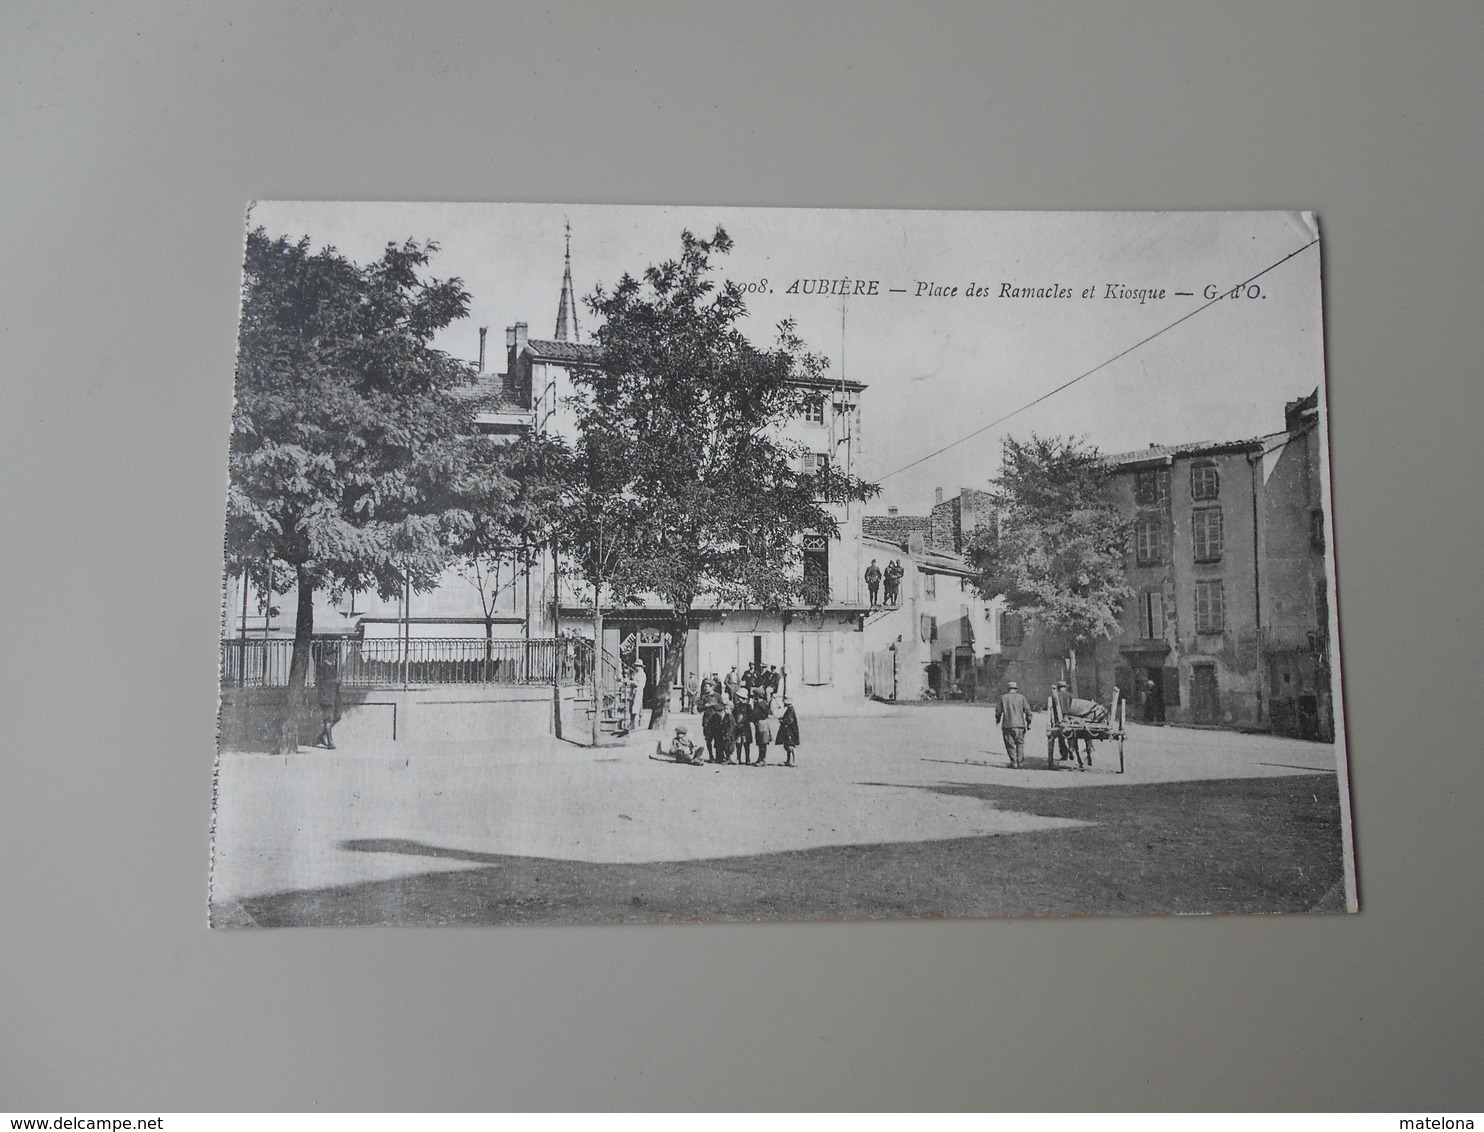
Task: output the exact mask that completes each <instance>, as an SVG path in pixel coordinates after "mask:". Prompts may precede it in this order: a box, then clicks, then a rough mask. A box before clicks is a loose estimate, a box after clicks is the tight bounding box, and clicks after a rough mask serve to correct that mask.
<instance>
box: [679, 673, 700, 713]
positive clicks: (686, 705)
mask: <svg viewBox="0 0 1484 1132" xmlns="http://www.w3.org/2000/svg"><path fill="white" fill-rule="evenodd" d="M700 691H701V678H700V676H699V675H697V673H696V670H695V669H694V668H693V669H691V671H690V675H688V676H687V677H686V678H685V693H684V695H683V696H682V697H681V698H682V700H683V702H682V703H681V705H680V710H681V711H695V710H696V696H697V695H699V693H700Z"/></svg>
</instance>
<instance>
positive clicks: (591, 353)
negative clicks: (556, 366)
mask: <svg viewBox="0 0 1484 1132" xmlns="http://www.w3.org/2000/svg"><path fill="white" fill-rule="evenodd" d="M526 348H527V349H528V350H529V351H530V354H531V357H533V358H535V359H537V360H538V361H547V362H574V363H576V364H579V365H593V366H595V365H597V364H598V363H599V362H600V361H602V360H603V351H602V348H601V347H598V346H595V345H593V344H592V343H591V342H558V341H555V340H554V339H551V338H530V339H527V340H526Z"/></svg>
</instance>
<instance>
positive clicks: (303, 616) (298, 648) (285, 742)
mask: <svg viewBox="0 0 1484 1132" xmlns="http://www.w3.org/2000/svg"><path fill="white" fill-rule="evenodd" d="M295 582H296V585H297V588H298V599H299V606H298V612H297V614H296V616H295V618H294V655H293V658H292V659H291V660H290V661H289V686H288V693H287V695H286V696H285V699H284V711H283V723H282V725H281V726H280V728H279V733H278V753H279V754H281V755H289V754H296V753H297V752H298V750H299V715H300V713H301V712H302V710H303V707H304V683H305V678H306V677H307V676H308V675H309V646H310V643H311V642H312V641H313V639H314V585H313V583H311V582H310V580H309V575H308V573H307V572H306V571H305V569H304V567H302V566H299V567H297V568H296V576H295Z"/></svg>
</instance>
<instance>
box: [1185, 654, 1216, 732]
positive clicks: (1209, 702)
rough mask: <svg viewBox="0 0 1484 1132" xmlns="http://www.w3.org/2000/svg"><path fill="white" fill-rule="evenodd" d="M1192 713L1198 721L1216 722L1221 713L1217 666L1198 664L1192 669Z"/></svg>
mask: <svg viewBox="0 0 1484 1132" xmlns="http://www.w3.org/2000/svg"><path fill="white" fill-rule="evenodd" d="M1190 714H1191V715H1192V717H1194V719H1195V722H1197V723H1215V722H1216V721H1217V719H1218V718H1220V715H1221V696H1220V693H1219V692H1218V691H1217V688H1216V666H1215V665H1214V664H1198V665H1195V666H1193V667H1192V668H1191V670H1190Z"/></svg>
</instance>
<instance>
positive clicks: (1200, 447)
mask: <svg viewBox="0 0 1484 1132" xmlns="http://www.w3.org/2000/svg"><path fill="white" fill-rule="evenodd" d="M1287 435H1288V434H1287V433H1286V432H1271V433H1268V434H1267V435H1266V436H1254V437H1251V438H1250V439H1248V440H1200V441H1196V442H1194V443H1191V444H1151V445H1150V446H1149V447H1148V448H1136V449H1134V450H1133V451H1132V452H1114V453H1110V454H1108V455H1106V456H1104V457H1103V462H1104V463H1106V464H1107V465H1108V466H1109V467H1112V468H1127V467H1134V466H1135V465H1138V464H1167V463H1169V462H1170V461H1171V460H1175V459H1182V458H1186V457H1190V456H1219V455H1222V454H1224V453H1230V452H1254V451H1257V450H1258V449H1261V448H1265V447H1267V445H1268V444H1269V443H1270V442H1272V441H1273V440H1276V439H1278V438H1280V437H1284V436H1287Z"/></svg>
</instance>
